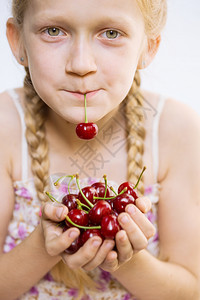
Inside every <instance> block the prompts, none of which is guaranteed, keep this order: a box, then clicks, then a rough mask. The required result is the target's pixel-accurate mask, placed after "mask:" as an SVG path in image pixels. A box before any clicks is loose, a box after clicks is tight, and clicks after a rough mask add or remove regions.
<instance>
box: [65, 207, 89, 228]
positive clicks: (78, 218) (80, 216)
mask: <svg viewBox="0 0 200 300" xmlns="http://www.w3.org/2000/svg"><path fill="white" fill-rule="evenodd" d="M67 217H68V218H69V219H70V220H71V221H72V222H73V223H74V224H75V225H80V226H87V225H88V222H89V217H88V214H87V213H86V212H85V211H84V210H80V209H77V208H75V209H72V210H70V211H69V212H68V214H67ZM65 222H66V224H67V225H68V226H69V227H73V226H74V225H73V224H71V223H70V222H69V221H68V220H66V221H65Z"/></svg>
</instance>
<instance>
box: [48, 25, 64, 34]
mask: <svg viewBox="0 0 200 300" xmlns="http://www.w3.org/2000/svg"><path fill="white" fill-rule="evenodd" d="M45 32H46V33H47V34H48V35H49V36H60V35H64V33H63V32H62V31H61V30H60V29H59V28H56V27H51V28H47V29H46V30H45Z"/></svg>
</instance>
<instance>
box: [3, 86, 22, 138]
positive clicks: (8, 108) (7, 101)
mask: <svg viewBox="0 0 200 300" xmlns="http://www.w3.org/2000/svg"><path fill="white" fill-rule="evenodd" d="M0 122H1V125H2V126H1V127H0V134H1V137H2V136H4V137H6V136H7V137H8V136H9V133H10V132H12V130H15V132H16V130H17V128H18V127H19V125H20V123H19V114H18V112H17V110H16V107H15V104H14V101H13V100H12V98H11V96H10V95H9V93H8V92H7V91H5V92H3V93H1V94H0ZM8 138H9V137H8Z"/></svg>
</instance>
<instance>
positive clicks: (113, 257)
mask: <svg viewBox="0 0 200 300" xmlns="http://www.w3.org/2000/svg"><path fill="white" fill-rule="evenodd" d="M118 265H119V263H118V257H117V252H116V251H113V250H112V251H110V252H109V253H108V255H107V257H106V258H105V260H104V262H103V263H102V264H101V266H100V267H101V269H103V270H104V271H107V272H113V271H115V270H116V269H117V268H118Z"/></svg>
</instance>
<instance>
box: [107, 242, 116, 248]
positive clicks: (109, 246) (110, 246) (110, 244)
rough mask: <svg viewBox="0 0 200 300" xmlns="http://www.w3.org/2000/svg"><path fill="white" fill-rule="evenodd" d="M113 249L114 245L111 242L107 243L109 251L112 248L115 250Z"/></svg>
mask: <svg viewBox="0 0 200 300" xmlns="http://www.w3.org/2000/svg"><path fill="white" fill-rule="evenodd" d="M113 247H114V243H111V242H107V243H106V248H107V249H110V248H113Z"/></svg>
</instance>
